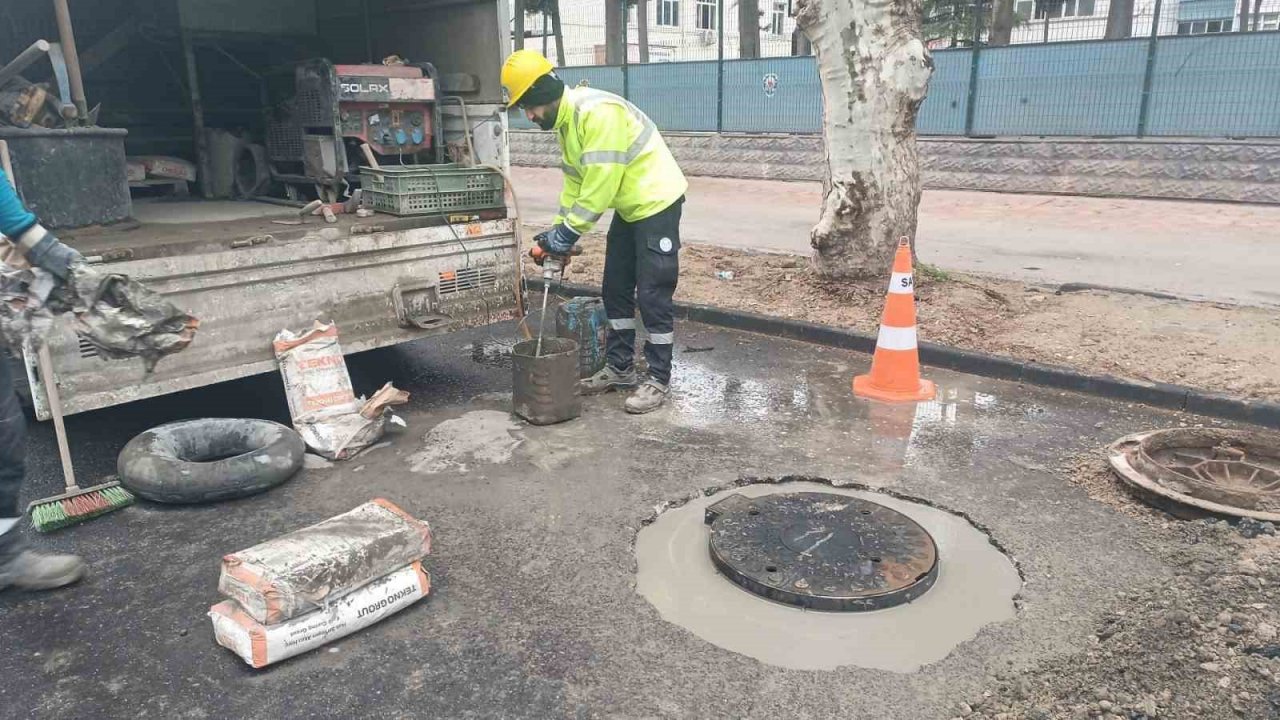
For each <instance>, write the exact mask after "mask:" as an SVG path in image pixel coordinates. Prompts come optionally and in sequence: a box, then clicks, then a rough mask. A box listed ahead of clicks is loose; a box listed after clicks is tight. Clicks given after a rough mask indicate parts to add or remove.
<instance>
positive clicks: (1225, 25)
mask: <svg viewBox="0 0 1280 720" xmlns="http://www.w3.org/2000/svg"><path fill="white" fill-rule="evenodd" d="M1233 22H1234V20H1233V19H1232V18H1226V19H1224V20H1195V21H1191V22H1180V23H1178V34H1179V35H1204V34H1206V33H1224V32H1231V26H1232V23H1233Z"/></svg>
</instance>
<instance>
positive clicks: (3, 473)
mask: <svg viewBox="0 0 1280 720" xmlns="http://www.w3.org/2000/svg"><path fill="white" fill-rule="evenodd" d="M26 429H27V425H26V418H25V417H23V415H22V406H20V405H19V404H18V396H17V394H16V392H15V386H14V380H13V363H12V362H11V361H10V360H9V353H8V351H7V350H6V349H5V348H4V346H3V345H0V520H2V519H4V518H15V517H18V516H19V515H21V514H22V513H20V512H18V491H19V490H20V489H21V488H22V474H23V471H24V469H25V465H24V463H23V456H24V455H25V452H26V442H27V438H26Z"/></svg>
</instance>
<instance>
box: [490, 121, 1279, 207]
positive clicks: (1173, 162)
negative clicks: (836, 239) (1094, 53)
mask: <svg viewBox="0 0 1280 720" xmlns="http://www.w3.org/2000/svg"><path fill="white" fill-rule="evenodd" d="M663 136H664V137H665V138H666V139H667V144H668V145H670V146H671V151H672V152H673V153H674V154H675V156H676V158H677V159H678V160H679V161H680V166H681V167H682V168H684V171H685V172H686V173H688V174H690V175H710V176H714V177H735V178H747V179H756V180H821V179H822V170H823V163H824V154H823V149H822V139H821V138H820V137H818V136H815V135H716V134H704V133H663ZM919 142H920V167H921V171H922V172H923V174H924V183H925V187H928V188H937V189H953V190H993V191H999V192H1027V193H1058V194H1067V195H1098V196H1111V197H1149V198H1172V199H1194V200H1227V201H1234V202H1256V203H1273V204H1280V141H1277V142H1267V141H1250V142H1245V141H1231V140H1214V141H1208V140H1111V139H1077V138H1052V139H1046V138H1011V139H998V140H996V139H990V140H987V139H969V138H941V137H928V138H921V139H920V141H919ZM511 162H512V164H514V165H530V166H542V167H558V166H559V165H560V156H559V150H558V149H557V148H556V141H555V136H554V135H552V134H551V133H544V132H537V131H524V130H516V131H512V133H511Z"/></svg>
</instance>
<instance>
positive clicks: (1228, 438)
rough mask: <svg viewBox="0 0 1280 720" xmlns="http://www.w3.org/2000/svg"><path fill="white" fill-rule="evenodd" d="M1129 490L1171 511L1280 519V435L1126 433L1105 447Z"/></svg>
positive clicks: (1197, 430) (1192, 430) (1180, 430)
mask: <svg viewBox="0 0 1280 720" xmlns="http://www.w3.org/2000/svg"><path fill="white" fill-rule="evenodd" d="M1108 458H1109V460H1110V462H1111V467H1112V469H1113V470H1114V471H1115V472H1116V474H1117V475H1119V476H1120V478H1121V480H1123V481H1124V482H1125V484H1127V485H1128V486H1129V487H1130V488H1132V489H1134V490H1135V491H1137V492H1138V494H1139V495H1140V496H1141V497H1143V498H1144V499H1146V500H1147V501H1148V502H1151V503H1152V504H1154V505H1157V506H1159V507H1162V508H1164V509H1166V510H1169V511H1170V512H1173V513H1175V514H1188V513H1189V514H1201V515H1203V514H1205V513H1211V514H1217V515H1231V516H1236V517H1252V518H1255V519H1258V520H1270V521H1273V522H1277V521H1280V438H1277V437H1276V436H1271V435H1266V434H1264V433H1258V432H1250V431H1244V430H1219V429H1210V428H1178V429H1173V430H1157V431H1155V432H1148V433H1140V434H1138V435H1129V436H1128V437H1124V438H1121V439H1120V440H1117V441H1116V442H1115V443H1114V444H1112V445H1111V447H1110V448H1108Z"/></svg>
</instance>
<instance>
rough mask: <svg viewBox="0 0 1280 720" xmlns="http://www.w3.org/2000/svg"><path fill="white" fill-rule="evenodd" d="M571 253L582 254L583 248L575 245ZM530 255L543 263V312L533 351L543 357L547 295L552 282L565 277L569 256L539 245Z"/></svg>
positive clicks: (536, 355) (540, 316) (539, 318)
mask: <svg viewBox="0 0 1280 720" xmlns="http://www.w3.org/2000/svg"><path fill="white" fill-rule="evenodd" d="M571 254H572V255H581V254H582V248H579V247H575V248H574V249H573V251H572V253H571ZM529 255H530V256H531V257H532V258H533V259H534V260H535V261H539V264H540V265H542V314H541V315H539V316H538V342H537V344H536V345H535V346H534V351H533V356H534V357H542V332H543V328H545V327H546V325H547V296H548V295H549V294H550V291H551V283H553V282H556V281H557V278H561V279H563V277H564V268H565V266H566V265H568V264H569V258H568V257H560V256H558V255H552V254H550V253H548V252H547V251H546V250H543V249H542V248H541V247H539V246H537V245H534V246H533V248H532V249H531V250H529Z"/></svg>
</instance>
